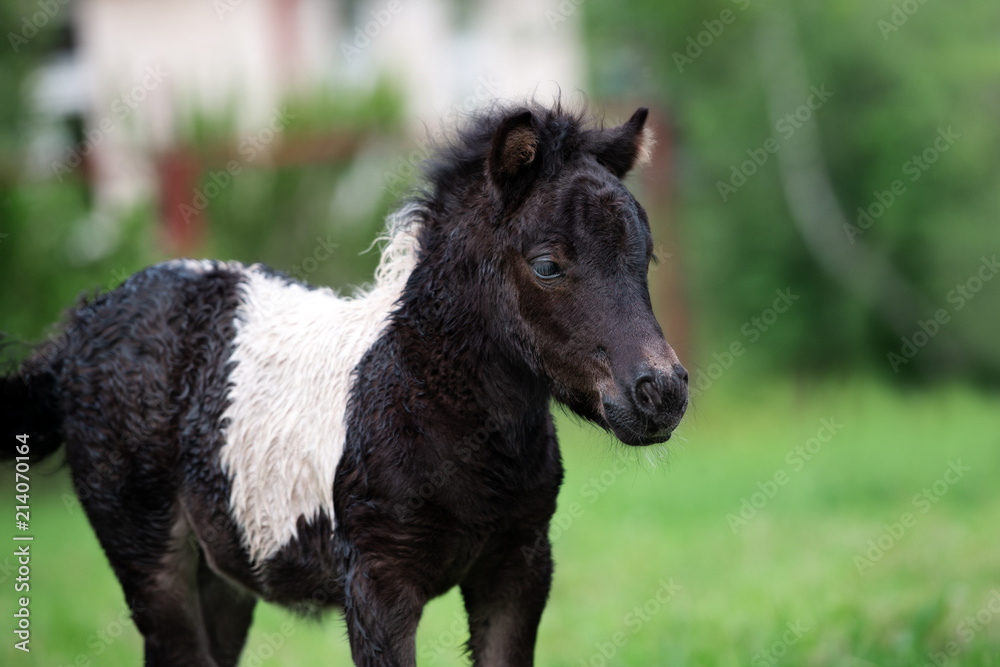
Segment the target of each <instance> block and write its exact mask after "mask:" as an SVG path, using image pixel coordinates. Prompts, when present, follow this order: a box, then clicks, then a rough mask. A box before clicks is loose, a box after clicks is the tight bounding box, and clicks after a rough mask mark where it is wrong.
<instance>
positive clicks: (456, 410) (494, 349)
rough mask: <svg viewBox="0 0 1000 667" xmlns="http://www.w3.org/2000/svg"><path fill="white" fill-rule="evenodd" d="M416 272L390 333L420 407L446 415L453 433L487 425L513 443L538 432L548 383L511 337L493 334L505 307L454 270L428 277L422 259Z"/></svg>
mask: <svg viewBox="0 0 1000 667" xmlns="http://www.w3.org/2000/svg"><path fill="white" fill-rule="evenodd" d="M415 273H417V274H418V275H417V276H416V279H411V281H410V284H409V285H408V287H407V290H406V292H405V293H404V295H403V297H402V299H401V302H400V306H399V309H398V310H397V312H396V313H395V315H394V317H393V323H392V333H393V337H394V340H395V347H396V352H397V354H398V363H399V364H400V365H401V366H403V367H404V368H405V369H406V371H407V373H406V375H407V376H408V377H409V378H410V381H411V382H412V383H413V384H414V385H415V387H416V389H417V391H416V392H415V394H414V396H415V397H416V401H417V402H418V404H420V407H421V408H422V409H425V410H430V411H433V412H428V413H426V414H444V415H447V421H448V422H450V423H451V424H453V425H454V428H453V430H454V434H455V435H461V434H462V433H463V432H465V433H466V434H468V433H473V432H475V431H477V430H478V431H482V429H483V427H484V425H488V426H487V430H489V431H490V432H491V433H492V434H494V435H497V436H500V437H501V439H502V440H503V441H505V442H504V443H503V444H504V445H505V446H514V445H516V444H517V442H522V441H524V440H525V438H526V437H529V436H530V435H531V434H534V433H537V432H538V431H539V429H541V428H543V427H544V425H545V422H546V419H547V416H548V409H549V408H548V403H549V391H548V388H547V385H546V383H545V381H544V379H543V378H541V377H539V375H538V374H537V373H535V372H533V371H532V370H531V368H529V366H528V364H527V363H525V362H524V361H523V360H522V359H519V358H518V357H517V355H516V354H514V353H512V350H513V349H514V346H513V345H512V344H506V345H505V344H503V342H502V341H500V340H498V337H499V335H498V332H499V331H501V330H502V328H503V327H502V325H498V320H502V318H503V317H504V315H503V314H502V313H498V312H496V310H495V308H494V304H493V303H490V295H485V294H476V293H475V290H474V289H470V288H469V285H468V284H465V285H462V284H461V283H459V282H458V279H457V278H455V277H454V276H448V277H441V276H440V275H438V276H433V277H432V276H430V275H428V274H431V273H433V271H431V270H429V269H428V268H426V267H418V268H417V269H416V271H415ZM425 277H426V278H428V279H427V280H426V281H424V280H423V278H425ZM491 319H492V321H491ZM501 324H502V322H501Z"/></svg>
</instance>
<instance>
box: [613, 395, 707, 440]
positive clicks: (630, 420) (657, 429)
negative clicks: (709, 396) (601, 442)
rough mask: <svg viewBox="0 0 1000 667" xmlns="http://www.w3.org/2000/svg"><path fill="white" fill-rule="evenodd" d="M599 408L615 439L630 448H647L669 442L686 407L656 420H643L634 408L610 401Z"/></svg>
mask: <svg viewBox="0 0 1000 667" xmlns="http://www.w3.org/2000/svg"><path fill="white" fill-rule="evenodd" d="M601 407H602V412H603V413H604V418H605V421H606V422H607V426H608V428H610V429H611V431H612V432H613V433H614V434H615V437H617V438H618V439H619V440H621V441H622V442H624V443H625V444H626V445H629V446H632V447H647V446H649V445H656V444H660V443H663V442H666V441H668V440H670V436H671V435H673V432H674V429H676V428H677V425H678V424H679V423H680V421H681V417H682V416H683V415H684V408H686V407H687V406H686V405H685V406H684V408H681V410H680V411H679V413H678V414H667V415H662V416H658V418H657V419H648V418H645V417H644V416H642V415H640V414H638V413H637V412H636V411H635V409H634V408H631V407H626V406H623V405H620V404H619V403H615V402H614V401H610V400H606V401H603V402H602V405H601Z"/></svg>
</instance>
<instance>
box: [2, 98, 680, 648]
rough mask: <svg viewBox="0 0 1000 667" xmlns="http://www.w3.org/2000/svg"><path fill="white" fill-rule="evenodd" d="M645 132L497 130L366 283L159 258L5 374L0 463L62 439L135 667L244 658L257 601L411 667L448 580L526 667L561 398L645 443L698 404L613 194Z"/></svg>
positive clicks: (404, 227) (432, 191)
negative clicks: (138, 648)
mask: <svg viewBox="0 0 1000 667" xmlns="http://www.w3.org/2000/svg"><path fill="white" fill-rule="evenodd" d="M645 119H646V110H645V109H640V110H639V111H637V112H636V113H635V114H634V115H633V116H632V118H631V119H630V120H629V121H628V122H627V123H625V124H624V125H622V126H620V127H617V128H614V129H602V128H589V129H588V128H586V127H584V126H583V125H582V122H581V119H580V118H579V117H578V116H574V115H571V114H568V113H566V112H564V111H563V110H561V109H560V108H559V107H558V106H557V107H556V108H554V109H545V108H540V107H522V108H508V109H495V110H493V111H490V112H487V113H483V114H480V115H479V116H477V117H475V118H473V119H472V121H471V123H470V125H469V126H468V127H467V128H466V129H465V131H464V132H463V133H461V134H460V135H459V137H458V138H457V139H456V140H455V141H454V142H453V143H452V144H451V145H450V146H449V147H447V148H445V149H443V150H442V151H440V153H439V154H438V155H437V157H436V159H435V161H433V162H432V163H431V164H430V166H429V167H428V168H427V170H426V173H425V177H426V180H427V187H426V189H425V190H424V194H423V195H420V196H417V197H416V198H414V199H413V200H412V201H410V202H409V203H408V204H407V206H406V207H404V209H403V210H404V213H403V214H401V215H400V216H398V217H397V219H396V221H395V223H394V224H393V225H392V228H391V231H390V238H389V241H388V245H387V247H386V249H385V250H384V254H383V259H382V263H381V265H380V269H379V272H378V275H377V280H376V283H375V285H374V286H373V287H372V288H371V290H370V291H368V292H367V293H366V294H363V295H360V296H358V297H356V298H353V299H343V298H339V297H338V296H337V295H335V294H334V293H333V292H331V291H330V290H327V289H316V288H312V287H310V286H308V285H304V284H302V283H299V282H296V281H294V280H291V279H289V278H288V277H286V276H284V275H282V274H279V273H275V272H273V271H270V270H269V269H267V268H265V267H263V266H260V265H253V266H243V265H240V264H237V263H234V262H230V263H223V262H210V261H191V260H181V261H173V262H167V263H165V264H160V265H158V266H154V267H151V268H149V269H146V270H144V271H142V272H140V273H137V274H136V275H134V276H132V277H131V278H129V279H128V280H127V281H126V282H125V283H124V284H122V285H121V286H120V287H118V288H117V289H115V290H114V291H112V292H110V293H106V294H103V295H101V296H99V297H97V298H96V299H94V300H93V301H92V302H91V303H89V304H83V305H81V306H79V307H78V308H77V309H75V310H74V311H72V312H71V313H70V314H69V318H68V322H67V324H66V327H65V331H64V332H63V333H62V335H61V336H60V337H59V338H58V339H57V340H55V341H54V342H52V343H49V344H47V345H46V346H42V347H40V348H39V349H38V350H36V352H35V353H34V355H33V356H32V357H31V358H29V360H28V361H27V362H26V363H25V364H24V365H23V367H22V368H21V370H20V372H19V373H18V374H16V375H14V376H11V377H7V378H3V379H2V380H0V399H2V408H0V409H2V412H0V431H2V433H0V435H2V437H3V438H4V443H5V445H4V447H9V448H11V450H13V447H14V446H15V445H17V442H16V441H15V439H14V435H15V434H18V433H27V434H28V435H29V438H30V439H29V441H28V442H29V446H30V452H31V455H32V456H33V457H34V458H35V459H38V458H40V457H43V456H45V455H46V454H49V453H51V452H52V451H54V450H55V449H56V448H58V447H59V446H60V444H62V443H65V446H66V458H67V461H68V463H69V466H70V469H71V471H72V475H73V482H74V484H75V488H76V490H77V493H78V495H79V496H80V499H81V502H82V504H83V507H84V508H85V510H86V512H87V515H88V517H89V518H90V521H91V523H92V524H93V526H94V530H95V531H96V533H97V536H98V538H99V539H100V542H101V545H102V546H103V547H104V551H105V553H106V554H107V557H108V559H109V560H110V561H111V565H112V567H113V568H114V571H115V573H116V574H117V576H118V578H119V580H120V581H121V584H122V587H123V588H124V591H125V597H126V599H127V601H128V603H129V605H130V606H131V608H132V610H133V617H134V619H135V622H136V625H137V626H138V628H139V630H140V632H141V633H142V634H143V637H144V638H145V654H146V664H148V665H184V666H192V665H219V666H221V665H235V664H236V663H237V660H238V657H239V654H240V651H241V649H242V647H243V644H244V641H245V639H246V635H247V630H248V628H249V625H250V622H251V618H252V613H253V608H254V603H255V601H256V599H257V597H261V598H264V599H265V600H269V601H272V602H276V603H279V604H284V605H287V606H290V607H292V608H293V609H296V610H298V611H301V612H313V611H318V610H321V609H323V608H325V607H328V606H332V605H336V606H340V607H342V608H343V610H344V615H345V617H346V622H347V629H348V634H349V637H350V643H351V651H352V653H353V656H354V661H355V662H356V663H357V664H358V665H415V664H416V657H415V648H416V647H415V634H416V630H417V623H418V621H419V620H420V615H421V612H422V610H423V607H424V605H425V604H426V603H427V601H428V600H430V599H431V598H433V597H435V596H438V595H441V594H442V593H444V592H445V591H447V590H448V589H450V588H452V587H453V586H456V585H458V586H460V587H461V590H462V595H463V596H464V600H465V606H466V609H467V611H468V614H469V625H470V630H471V638H470V640H469V650H470V652H471V654H472V657H473V659H474V660H475V663H476V664H477V665H529V664H531V662H532V654H533V650H534V644H535V636H536V632H537V628H538V623H539V620H540V618H541V615H542V609H543V607H544V606H545V602H546V598H547V596H548V593H549V585H550V580H551V576H552V559H551V552H550V548H549V544H548V543H547V542H545V543H544V544H542V543H541V542H542V541H543V540H544V538H542V539H539V537H538V536H539V535H545V534H547V533H548V527H549V520H550V518H551V517H552V515H553V513H554V512H555V507H556V493H557V491H558V490H559V485H560V482H561V480H562V475H563V469H562V464H561V462H560V455H559V447H558V444H557V442H556V433H555V429H554V428H553V425H552V418H551V416H550V414H549V399H550V397H554V398H555V399H556V400H558V401H560V402H562V403H563V404H565V405H566V406H568V407H569V408H570V409H571V410H573V411H574V412H576V413H577V414H579V415H581V416H583V417H585V418H586V419H589V420H591V421H593V422H595V423H596V424H598V425H600V426H602V427H604V428H605V429H609V430H611V431H613V432H614V434H615V435H616V436H617V437H618V438H619V439H621V440H622V441H623V442H625V443H627V444H629V445H648V444H650V443H656V442H662V441H664V440H666V439H667V438H669V437H670V433H671V431H672V430H673V429H674V428H675V427H676V426H677V424H678V422H679V421H680V419H681V416H682V415H683V413H684V410H685V407H686V405H687V386H686V385H687V373H686V372H685V371H684V369H683V367H682V366H681V365H680V364H679V363H678V360H677V357H676V356H675V355H674V352H673V351H672V350H671V348H670V347H669V346H668V345H667V343H666V341H665V340H664V338H663V334H662V332H661V331H660V327H659V325H658V324H657V322H656V320H655V319H654V318H653V313H652V310H651V307H650V301H649V293H648V290H647V283H646V273H647V269H648V264H649V261H650V258H651V257H652V239H651V236H650V230H649V224H648V221H647V219H646V214H645V212H644V211H643V209H642V207H641V206H640V205H639V204H638V203H637V202H636V200H635V199H634V198H633V197H632V195H631V194H630V193H629V192H628V190H626V189H625V187H624V186H623V185H622V183H621V180H620V179H621V178H622V177H623V176H624V175H625V173H626V172H627V171H629V169H631V168H632V166H633V165H634V164H635V163H636V162H637V161H639V160H642V159H643V158H644V156H645V154H646V153H647V152H648V150H649V148H650V147H649V140H648V139H647V138H646V135H645V133H644V132H643V124H644V121H645ZM13 456H14V453H13V451H10V452H7V458H13Z"/></svg>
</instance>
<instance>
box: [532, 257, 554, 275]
mask: <svg viewBox="0 0 1000 667" xmlns="http://www.w3.org/2000/svg"><path fill="white" fill-rule="evenodd" d="M531 268H532V270H533V271H534V272H535V275H536V276H538V277H539V278H542V279H545V280H549V279H552V278H558V277H559V275H560V272H559V265H558V264H556V263H555V262H553V261H552V260H551V259H549V258H548V257H540V258H539V259H536V260H535V261H534V262H532V263H531Z"/></svg>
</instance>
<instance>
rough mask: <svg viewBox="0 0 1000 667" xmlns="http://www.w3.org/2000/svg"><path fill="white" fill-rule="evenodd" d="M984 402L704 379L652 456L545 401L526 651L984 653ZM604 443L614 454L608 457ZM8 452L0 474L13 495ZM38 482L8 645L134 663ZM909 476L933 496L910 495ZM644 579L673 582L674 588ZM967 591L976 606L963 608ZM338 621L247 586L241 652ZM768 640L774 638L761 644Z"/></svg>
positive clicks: (29, 661) (661, 661)
mask: <svg viewBox="0 0 1000 667" xmlns="http://www.w3.org/2000/svg"><path fill="white" fill-rule="evenodd" d="M998 407H1000V399H998V397H997V396H985V395H983V394H980V393H976V392H975V391H973V390H970V389H966V388H962V387H948V388H939V389H934V390H920V391H911V392H905V393H904V392H901V391H899V390H897V389H893V388H889V387H887V386H883V385H880V384H877V383H874V382H852V383H845V384H834V383H829V382H828V383H824V384H820V385H807V386H792V385H790V384H778V385H770V386H767V387H760V386H756V387H754V386H750V385H748V386H747V387H746V388H745V390H742V391H738V390H736V389H734V388H732V386H726V387H719V388H718V389H712V390H710V391H709V392H708V393H707V394H706V395H704V396H702V397H700V398H699V399H698V400H697V402H696V404H695V405H694V406H693V407H692V409H691V411H690V412H689V415H688V417H687V418H686V419H685V423H684V425H683V427H682V429H681V430H680V431H679V433H678V435H679V436H680V437H678V438H675V439H674V440H673V441H671V443H670V448H669V449H670V453H669V456H668V458H667V460H666V461H665V462H660V463H658V464H657V465H655V466H653V465H651V464H650V463H649V462H647V461H646V460H645V457H641V456H639V453H638V452H636V451H634V450H630V451H626V450H625V449H624V448H623V447H622V446H621V445H616V444H614V443H612V442H611V441H610V440H609V439H608V438H607V437H605V436H602V435H600V434H598V433H596V431H595V430H594V429H592V428H591V427H587V426H584V425H579V424H576V423H574V422H573V421H572V420H570V419H566V418H561V419H560V421H559V431H560V436H561V441H562V443H563V455H564V458H565V461H566V468H567V478H566V484H565V486H564V488H563V492H562V496H561V499H560V511H559V514H557V517H560V518H561V521H562V525H563V526H564V528H559V529H557V528H554V529H553V536H554V537H556V539H555V543H554V545H555V546H554V549H555V558H556V564H557V567H556V575H555V583H554V586H553V589H552V596H551V600H550V602H549V605H548V607H547V609H546V612H545V616H544V618H543V621H542V626H541V629H540V632H539V641H538V649H537V652H536V656H537V663H538V664H539V665H565V666H567V667H580V666H582V665H593V666H594V667H598V666H599V665H604V664H607V665H643V666H647V665H754V666H757V665H772V664H787V665H852V666H862V665H871V664H876V665H924V664H934V663H933V662H932V661H931V657H930V655H929V654H931V653H935V652H943V651H946V650H947V649H948V648H951V649H952V651H953V652H956V651H957V655H956V656H955V657H951V658H949V659H948V663H947V664H950V665H982V666H985V665H1000V593H997V591H1000V493H998V491H1000V446H998V445H1000V428H998V426H1000V410H998ZM830 418H832V419H833V421H834V422H835V423H837V424H841V425H842V428H840V429H839V430H838V432H837V433H836V434H835V435H834V436H833V437H832V439H830V440H829V442H827V443H825V444H822V447H821V448H820V449H819V450H818V451H817V452H816V453H815V455H814V456H812V458H811V459H810V460H809V461H806V462H804V465H802V466H801V469H795V468H797V467H798V465H797V464H795V465H794V467H793V463H792V462H789V461H786V454H787V453H788V452H789V451H792V450H794V448H795V447H799V446H804V445H805V444H806V443H807V441H808V440H809V438H813V437H815V436H816V435H817V431H818V430H819V429H820V427H821V420H822V419H830ZM619 456H625V457H626V459H627V460H628V466H627V468H623V467H622V466H620V465H619V466H617V469H618V470H619V471H622V470H623V471H624V472H621V473H615V472H614V470H615V469H616V465H615V464H616V460H617V458H616V457H619ZM958 460H960V461H961V463H962V465H964V466H967V467H968V468H969V470H968V471H967V472H964V473H963V475H962V477H961V478H959V479H957V481H955V483H954V484H945V483H944V482H941V483H939V484H938V487H937V491H941V490H943V493H942V494H941V495H940V497H939V496H938V495H937V493H936V490H935V489H934V483H935V482H936V481H938V480H942V479H944V477H945V473H946V471H947V470H948V469H949V461H958ZM8 470H9V469H6V468H5V469H4V472H3V473H2V474H3V476H4V479H3V481H2V486H0V492H2V493H3V497H5V498H7V499H8V500H6V501H5V503H7V504H8V506H11V507H12V506H13V504H14V503H13V500H12V496H13V489H12V484H11V481H10V478H11V477H12V476H13V473H12V472H8ZM777 471H784V472H785V473H786V474H787V479H786V481H785V483H784V484H783V485H780V486H778V487H777V491H776V493H774V494H773V497H772V498H769V499H767V502H766V504H764V505H763V507H762V508H760V509H759V510H758V511H757V514H756V516H753V517H752V518H750V519H749V520H748V521H747V523H746V525H744V526H741V527H739V528H738V530H737V531H735V532H734V530H733V529H732V528H731V526H730V521H729V520H728V519H727V515H728V514H734V515H735V514H738V512H739V511H740V506H741V502H742V499H743V498H747V499H750V498H751V496H752V495H753V494H754V493H755V492H757V491H758V487H757V484H758V482H761V483H764V482H766V481H767V480H771V479H774V475H775V473H776V472H777ZM602 474H603V475H604V482H610V483H609V484H607V485H606V486H605V485H604V483H602V482H601V476H602ZM779 477H780V475H779ZM593 479H596V480H597V481H598V483H599V484H600V485H601V486H600V489H602V490H598V487H597V486H595V485H594V484H593V483H592V481H591V480H593ZM781 479H785V478H781ZM952 479H954V478H952ZM33 485H34V486H33V495H32V523H33V526H34V529H35V530H34V532H35V535H36V540H35V542H34V543H33V546H32V549H33V551H34V558H33V560H32V573H31V577H32V579H31V586H32V589H31V613H32V629H33V634H32V642H31V646H32V652H31V654H30V655H24V654H22V653H21V652H19V651H16V650H14V649H13V647H12V646H13V643H14V639H13V635H12V633H11V630H10V629H11V628H12V623H13V622H12V616H11V615H12V613H13V605H14V599H15V594H14V592H13V583H14V582H13V579H12V577H11V575H6V574H5V573H4V572H3V570H2V569H0V578H5V577H6V578H5V580H4V581H3V582H2V583H0V590H2V591H3V592H2V595H0V619H3V620H0V629H2V630H3V631H2V633H0V637H3V638H4V639H3V648H2V649H0V656H3V659H2V662H3V664H10V665H19V664H23V665H51V666H53V667H55V666H61V665H134V664H139V662H140V656H141V641H140V638H139V636H138V634H137V632H136V630H135V629H134V627H133V626H132V625H131V624H130V623H129V622H127V620H125V619H126V615H125V614H124V607H123V598H122V594H121V592H120V589H119V587H118V584H117V582H116V581H115V579H114V577H113V575H112V574H111V571H110V569H109V567H108V566H107V564H106V562H105V560H104V557H103V554H102V553H101V551H100V548H99V547H98V545H97V543H96V541H95V539H94V537H93V535H92V533H91V530H90V527H89V525H88V524H87V522H86V519H85V517H84V516H83V514H82V513H81V511H80V510H79V509H78V508H76V509H71V510H67V508H66V506H65V505H64V502H63V499H62V498H61V494H63V493H67V492H68V490H69V485H68V480H67V473H66V471H65V470H60V471H58V472H56V473H54V474H53V475H52V476H50V477H48V478H46V479H41V478H39V477H38V472H37V471H36V474H35V478H34V481H33ZM925 487H926V488H928V489H929V490H930V494H931V496H933V497H934V498H935V499H936V500H937V502H935V503H933V504H927V503H924V502H923V501H921V502H920V504H914V496H915V495H916V494H919V493H921V491H922V489H924V488H925ZM772 490H773V489H772ZM756 500H757V501H758V504H760V503H759V501H760V500H761V498H760V497H758V498H756ZM574 503H576V507H574V508H573V512H572V513H571V512H570V508H571V507H572V506H573V504H574ZM924 508H926V509H927V511H926V512H923V511H922V509H924ZM905 512H910V513H911V514H912V515H913V521H910V522H909V523H911V524H912V525H911V526H910V527H908V528H905V530H904V532H903V533H902V535H900V536H899V537H898V539H894V538H893V539H894V543H893V544H891V545H888V546H889V548H888V549H886V550H885V552H884V554H881V556H880V558H878V559H877V560H874V559H873V562H872V564H871V566H870V567H866V568H865V571H864V573H863V574H859V571H858V567H857V564H856V562H855V559H856V557H858V556H861V557H864V556H865V553H866V551H868V549H869V546H870V545H869V540H876V541H877V540H878V539H879V537H880V536H883V532H884V531H885V530H886V528H885V527H884V526H885V524H890V525H891V524H893V523H897V522H899V521H900V517H901V516H902V515H903V514H904V513H905ZM11 514H13V511H11ZM11 520H13V517H11ZM896 532H897V534H898V530H897V531H896ZM889 539H890V537H886V536H883V538H882V541H883V544H884V545H887V544H888V540H889ZM8 544H12V543H8ZM12 550H13V547H8V548H5V549H4V550H3V551H2V552H0V565H2V564H4V558H7V555H8V554H9V553H11V552H12ZM874 555H876V556H878V555H879V554H874ZM12 562H13V559H12V558H8V560H7V564H8V567H9V564H11V563H12ZM661 582H665V583H666V584H671V583H672V584H674V585H675V587H679V588H676V590H674V591H673V593H672V594H669V593H668V592H667V590H666V589H665V588H661V586H662V584H661ZM658 589H659V592H660V597H661V599H662V600H665V602H663V603H661V602H658V601H655V600H656V598H655V595H656V594H657V592H658ZM992 595H997V597H996V598H994V599H993V608H994V610H995V612H991V611H989V606H988V605H989V603H990V600H991V596H992ZM644 605H646V606H647V611H641V614H642V615H638V614H637V613H636V612H635V611H633V610H634V609H635V608H636V607H640V608H641V607H642V606H644ZM461 609H462V607H461V600H460V598H459V596H458V595H457V593H456V592H454V591H453V592H452V593H450V594H449V595H447V596H445V597H444V598H442V599H439V600H435V601H434V602H432V603H431V604H430V605H429V606H428V608H427V611H426V613H425V615H424V618H423V621H422V623H421V626H420V632H419V636H418V642H419V649H418V650H419V653H418V662H419V664H421V665H440V666H447V665H456V664H465V662H464V658H463V657H462V654H461V649H460V645H461V642H462V641H464V639H465V620H464V615H463V614H462V613H461ZM981 610H985V611H983V612H982V613H981V614H980V621H979V623H981V624H982V625H978V624H977V625H975V626H972V625H968V624H966V625H962V624H963V622H964V621H963V619H965V618H966V617H969V616H972V617H975V616H976V614H977V612H980V611H981ZM647 612H648V613H647ZM787 624H792V625H793V626H796V624H797V627H798V633H797V635H798V636H797V635H796V634H793V633H790V632H789V631H788V629H787V628H788V625H787ZM616 633H617V634H616ZM783 635H785V637H786V638H787V639H788V640H789V641H784V640H783ZM344 637H345V633H344V626H343V623H342V622H341V621H340V619H339V618H338V616H337V614H331V615H330V616H329V617H328V618H327V619H325V620H324V621H323V622H322V623H315V622H310V621H303V620H300V619H295V618H293V617H291V616H290V615H289V614H287V613H286V612H285V611H283V610H281V609H278V608H275V607H272V606H269V605H259V606H258V609H257V613H256V620H255V623H254V626H253V629H252V631H251V635H250V639H249V641H248V644H247V652H246V653H245V654H244V660H243V663H242V664H243V665H247V666H252V667H256V666H257V665H298V664H302V665H313V664H339V665H346V664H350V653H349V650H348V647H347V643H346V640H345V638H344ZM616 640H617V641H618V643H619V644H621V646H620V647H619V646H615V644H614V642H615V641H616ZM949 642H952V645H951V646H950V647H949ZM771 647H774V648H776V649H777V650H778V652H780V653H782V655H781V656H780V657H772V656H768V655H767V654H764V653H762V652H763V651H765V650H768V649H770V648H771ZM602 649H603V651H604V652H606V653H609V654H610V653H611V652H612V649H613V651H614V655H613V657H611V658H610V659H605V658H604V657H603V656H602V653H601V651H602Z"/></svg>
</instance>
